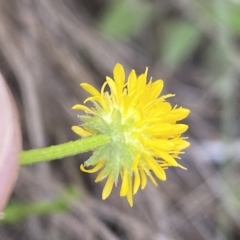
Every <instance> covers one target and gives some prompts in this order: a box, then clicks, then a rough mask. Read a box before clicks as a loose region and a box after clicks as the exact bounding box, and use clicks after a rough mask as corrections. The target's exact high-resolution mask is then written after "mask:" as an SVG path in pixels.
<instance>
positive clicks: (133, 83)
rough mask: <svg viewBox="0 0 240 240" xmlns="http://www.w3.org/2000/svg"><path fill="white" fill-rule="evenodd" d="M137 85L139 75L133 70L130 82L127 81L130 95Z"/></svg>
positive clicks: (129, 78) (129, 77)
mask: <svg viewBox="0 0 240 240" xmlns="http://www.w3.org/2000/svg"><path fill="white" fill-rule="evenodd" d="M136 85H137V75H136V72H135V71H134V70H132V71H131V72H130V74H129V76H128V82H127V89H128V95H130V94H131V93H132V92H135V91H136Z"/></svg>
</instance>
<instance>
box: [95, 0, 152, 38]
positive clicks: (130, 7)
mask: <svg viewBox="0 0 240 240" xmlns="http://www.w3.org/2000/svg"><path fill="white" fill-rule="evenodd" d="M151 9H152V5H151V4H150V3H148V2H144V1H140V0H139V1H127V0H117V1H112V4H110V6H109V8H108V9H107V10H106V12H105V13H104V15H103V16H102V19H101V20H100V24H99V29H100V31H102V32H103V33H104V34H106V35H108V36H109V37H112V38H118V39H119V38H120V39H126V38H129V37H131V36H132V35H134V34H135V33H136V32H138V30H139V29H140V27H141V26H142V25H143V24H145V23H146V21H147V19H149V15H150V14H151Z"/></svg>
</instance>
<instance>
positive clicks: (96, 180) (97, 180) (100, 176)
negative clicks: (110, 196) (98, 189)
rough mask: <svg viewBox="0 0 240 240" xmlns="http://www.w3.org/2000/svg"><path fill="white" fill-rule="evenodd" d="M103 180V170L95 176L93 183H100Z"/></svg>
mask: <svg viewBox="0 0 240 240" xmlns="http://www.w3.org/2000/svg"><path fill="white" fill-rule="evenodd" d="M104 178H105V174H104V169H103V170H102V171H101V172H100V173H99V174H98V175H97V177H96V179H95V182H100V181H102V180H103V179H104Z"/></svg>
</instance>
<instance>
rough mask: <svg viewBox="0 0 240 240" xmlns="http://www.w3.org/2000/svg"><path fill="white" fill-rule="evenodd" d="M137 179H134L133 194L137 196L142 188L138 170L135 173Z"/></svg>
mask: <svg viewBox="0 0 240 240" xmlns="http://www.w3.org/2000/svg"><path fill="white" fill-rule="evenodd" d="M134 175H135V179H134V185H133V194H136V193H137V191H138V189H139V187H140V175H139V172H138V170H136V171H134Z"/></svg>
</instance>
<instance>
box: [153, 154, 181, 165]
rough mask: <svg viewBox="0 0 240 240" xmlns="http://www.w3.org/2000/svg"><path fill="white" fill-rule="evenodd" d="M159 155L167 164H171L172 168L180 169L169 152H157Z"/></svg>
mask: <svg viewBox="0 0 240 240" xmlns="http://www.w3.org/2000/svg"><path fill="white" fill-rule="evenodd" d="M157 154H158V155H159V156H160V157H161V158H162V159H163V160H165V161H166V162H167V163H169V164H170V165H171V166H174V167H178V166H179V164H178V162H177V161H176V160H175V159H174V158H173V157H172V156H171V155H170V154H168V153H167V152H163V151H157Z"/></svg>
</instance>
